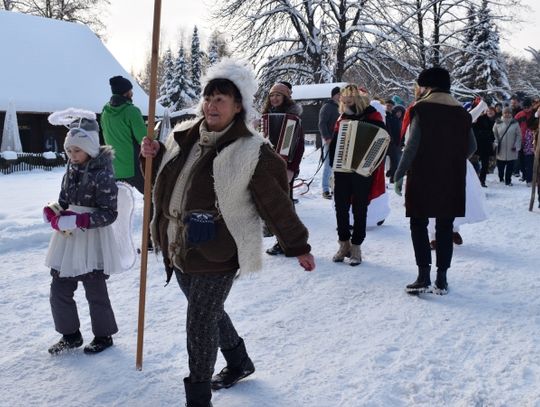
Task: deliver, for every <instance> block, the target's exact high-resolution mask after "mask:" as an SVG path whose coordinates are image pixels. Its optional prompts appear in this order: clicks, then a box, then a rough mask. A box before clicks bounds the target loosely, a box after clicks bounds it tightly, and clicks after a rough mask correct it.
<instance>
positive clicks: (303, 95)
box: [292, 82, 347, 101]
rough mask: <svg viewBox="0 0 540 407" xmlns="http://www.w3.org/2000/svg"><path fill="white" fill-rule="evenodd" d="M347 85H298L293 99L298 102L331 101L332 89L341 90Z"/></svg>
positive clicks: (340, 83)
mask: <svg viewBox="0 0 540 407" xmlns="http://www.w3.org/2000/svg"><path fill="white" fill-rule="evenodd" d="M345 85H347V82H336V83H317V84H314V85H296V86H293V89H292V91H293V93H292V98H293V99H294V100H296V101H299V100H311V99H330V96H331V92H332V88H335V87H336V86H339V87H340V88H342V87H344V86H345Z"/></svg>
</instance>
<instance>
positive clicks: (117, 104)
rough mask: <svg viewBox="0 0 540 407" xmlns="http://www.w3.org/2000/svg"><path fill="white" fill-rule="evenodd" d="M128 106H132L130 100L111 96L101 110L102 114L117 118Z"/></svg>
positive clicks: (119, 96)
mask: <svg viewBox="0 0 540 407" xmlns="http://www.w3.org/2000/svg"><path fill="white" fill-rule="evenodd" d="M129 106H133V102H132V101H131V99H128V98H126V97H124V96H121V95H112V97H111V100H109V103H107V104H106V105H105V107H104V108H103V112H107V113H108V114H110V115H111V116H119V115H121V114H122V113H123V112H124V110H126V109H127V108H128V107H129Z"/></svg>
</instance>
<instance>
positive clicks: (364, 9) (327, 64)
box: [216, 0, 388, 83]
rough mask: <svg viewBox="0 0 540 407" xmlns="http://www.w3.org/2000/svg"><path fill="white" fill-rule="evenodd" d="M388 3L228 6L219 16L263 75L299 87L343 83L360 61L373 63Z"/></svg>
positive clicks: (285, 1) (321, 0)
mask: <svg viewBox="0 0 540 407" xmlns="http://www.w3.org/2000/svg"><path fill="white" fill-rule="evenodd" d="M385 4H386V2H384V1H382V0H373V1H369V2H368V1H351V0H330V1H328V0H312V1H290V0H249V1H243V0H225V1H223V2H222V3H220V8H219V10H218V11H217V12H216V16H217V17H218V18H220V19H221V21H223V23H224V24H225V26H226V28H227V29H228V30H229V31H231V32H236V33H238V35H237V37H236V38H235V39H236V41H237V43H238V44H239V46H238V50H239V51H243V52H244V53H245V54H247V57H248V58H249V59H250V60H251V61H252V62H253V63H254V64H255V65H256V66H258V67H259V73H261V74H262V73H270V72H271V73H272V74H273V75H275V76H276V77H279V78H282V79H288V80H289V81H291V82H297V83H304V82H306V83H310V82H314V83H320V82H328V81H334V80H337V81H339V80H341V79H342V77H343V75H344V73H345V72H346V71H347V70H348V69H350V68H351V67H352V66H354V65H355V64H356V63H357V62H358V61H360V60H364V61H371V60H373V58H372V56H371V55H370V53H371V52H372V51H373V46H372V45H371V42H372V40H373V38H378V37H380V36H383V35H384V33H383V30H382V27H385V26H387V24H388V23H387V22H386V21H384V20H383V19H377V17H380V15H381V13H380V10H381V9H382V8H384V6H385Z"/></svg>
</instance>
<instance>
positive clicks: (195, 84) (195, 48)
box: [191, 26, 202, 95]
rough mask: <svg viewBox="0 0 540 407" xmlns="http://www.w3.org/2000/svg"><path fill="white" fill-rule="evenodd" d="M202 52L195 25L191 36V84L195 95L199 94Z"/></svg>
mask: <svg viewBox="0 0 540 407" xmlns="http://www.w3.org/2000/svg"><path fill="white" fill-rule="evenodd" d="M201 75H202V52H201V43H200V41H199V33H198V31H197V26H195V28H194V29H193V36H192V37H191V84H192V90H193V93H194V94H195V95H200V94H201Z"/></svg>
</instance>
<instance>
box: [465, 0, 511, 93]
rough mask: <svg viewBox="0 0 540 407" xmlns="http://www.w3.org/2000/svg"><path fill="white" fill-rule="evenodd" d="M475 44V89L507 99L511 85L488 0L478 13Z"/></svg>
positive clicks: (483, 0) (483, 1) (484, 0)
mask: <svg viewBox="0 0 540 407" xmlns="http://www.w3.org/2000/svg"><path fill="white" fill-rule="evenodd" d="M473 43H474V46H475V47H476V49H477V54H476V56H475V58H474V60H475V61H473V63H474V65H473V66H474V67H475V69H476V78H475V81H474V87H475V88H476V89H478V90H480V91H481V93H485V94H492V95H496V96H499V97H501V96H502V97H503V98H507V97H508V96H509V91H510V85H509V83H508V75H507V70H506V65H505V63H504V60H503V59H502V56H501V51H500V48H499V33H498V30H497V27H496V26H495V24H494V23H493V21H492V18H491V13H490V10H489V4H488V0H482V5H481V7H480V10H479V11H478V30H477V32H476V34H475V37H474V40H473ZM482 91H484V92H482Z"/></svg>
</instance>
